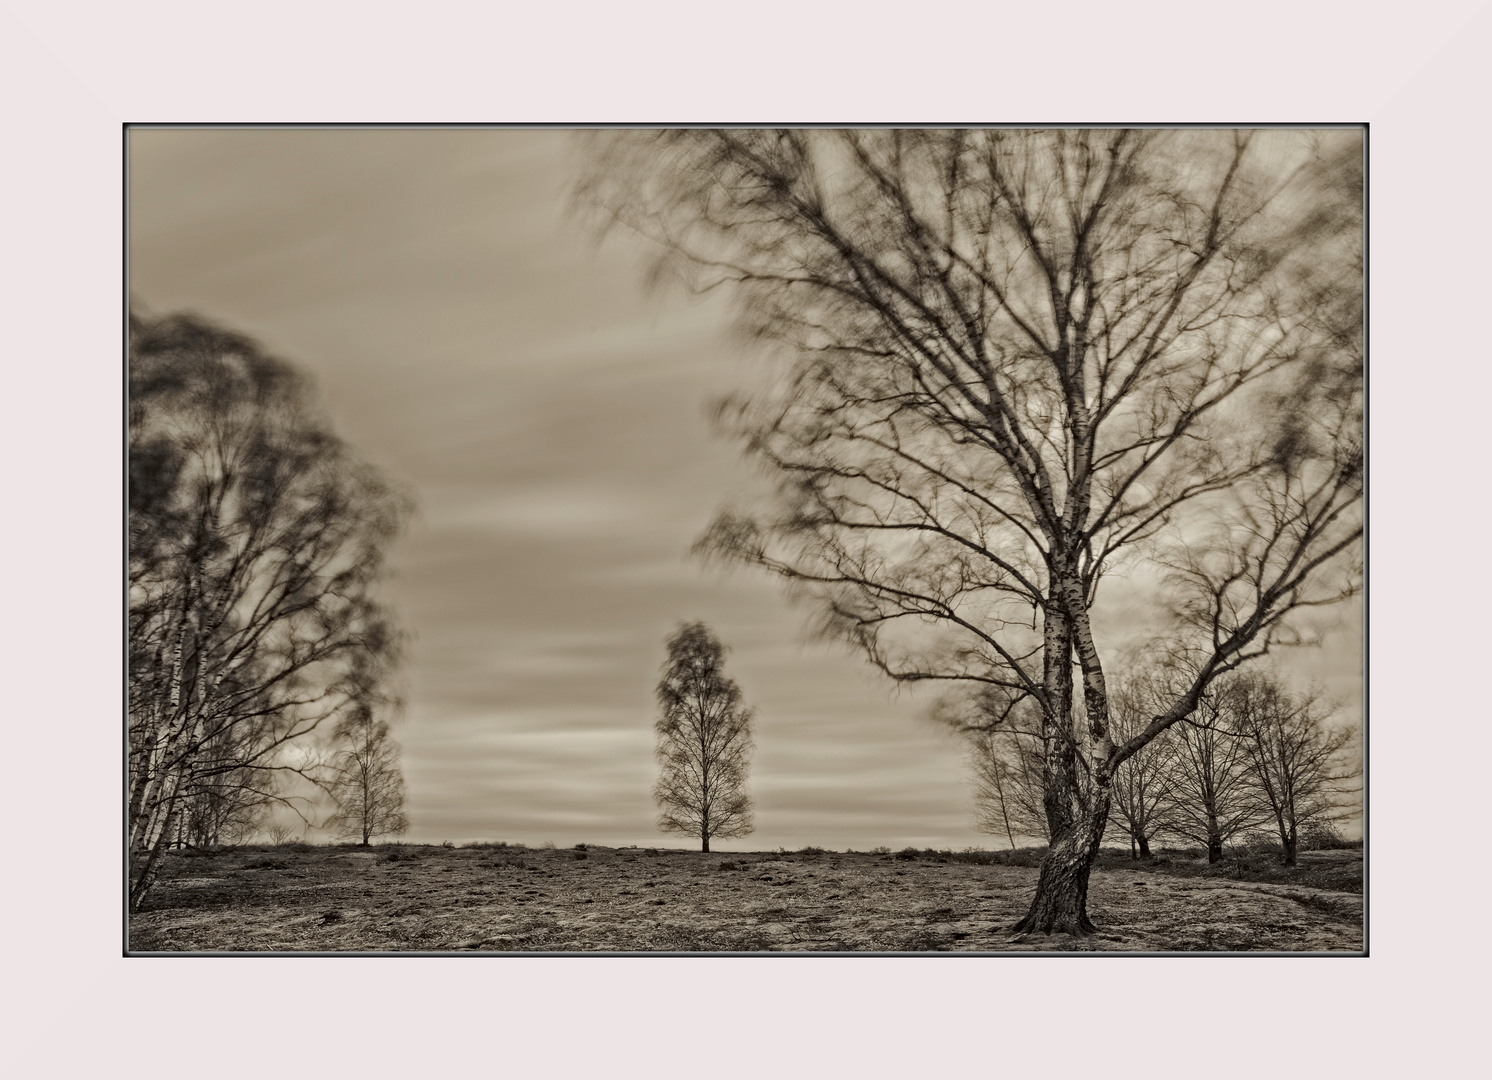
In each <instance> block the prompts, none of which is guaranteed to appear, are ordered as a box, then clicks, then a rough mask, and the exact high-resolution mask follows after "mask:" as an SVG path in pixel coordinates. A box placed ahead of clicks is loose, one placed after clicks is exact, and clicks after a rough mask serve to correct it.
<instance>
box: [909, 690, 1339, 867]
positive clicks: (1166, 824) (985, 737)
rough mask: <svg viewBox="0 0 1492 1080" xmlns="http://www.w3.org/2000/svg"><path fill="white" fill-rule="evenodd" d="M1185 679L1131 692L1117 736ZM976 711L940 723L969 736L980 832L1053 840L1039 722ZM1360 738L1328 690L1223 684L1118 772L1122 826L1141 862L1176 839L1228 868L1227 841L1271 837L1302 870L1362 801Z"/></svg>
mask: <svg viewBox="0 0 1492 1080" xmlns="http://www.w3.org/2000/svg"><path fill="white" fill-rule="evenodd" d="M1184 677H1185V674H1184V672H1178V671H1176V670H1175V669H1174V667H1166V666H1156V667H1149V668H1142V669H1140V673H1139V674H1138V675H1137V676H1135V677H1133V678H1131V679H1129V680H1127V681H1126V682H1124V683H1122V684H1120V685H1119V686H1118V687H1117V688H1116V691H1115V693H1114V694H1113V696H1112V697H1111V699H1110V705H1111V709H1112V712H1111V716H1112V720H1113V723H1114V725H1115V727H1116V729H1118V730H1120V731H1121V732H1123V731H1127V730H1130V729H1138V728H1139V727H1142V726H1143V725H1144V724H1145V723H1146V722H1147V720H1148V718H1149V717H1150V716H1151V715H1152V714H1153V713H1154V711H1155V707H1156V703H1157V702H1158V701H1163V700H1165V698H1166V696H1167V695H1168V694H1170V693H1173V692H1174V683H1175V681H1176V680H1177V679H1180V678H1184ZM974 704H975V708H974V709H972V710H969V711H968V712H965V713H963V714H958V713H955V712H953V711H951V710H949V709H948V708H947V706H946V704H945V706H944V708H943V710H942V712H941V713H940V714H939V716H940V719H942V720H944V721H945V722H947V723H949V724H951V725H952V726H954V727H956V728H958V729H959V730H960V731H961V732H962V733H963V734H964V736H965V737H966V738H967V740H968V747H969V753H970V763H971V766H972V770H973V780H974V800H975V808H976V822H977V825H978V827H979V828H980V830H981V831H984V832H987V833H991V834H994V835H999V836H1004V837H1006V838H1007V840H1008V841H1009V843H1010V844H1011V846H1012V847H1014V846H1016V839H1017V837H1020V838H1023V839H1040V840H1042V841H1049V839H1050V836H1049V834H1048V832H1047V822H1046V818H1045V815H1044V814H1042V812H1041V798H1042V789H1041V771H1040V762H1041V750H1040V746H1039V741H1038V740H1039V738H1040V733H1039V729H1038V727H1037V725H1036V724H1033V723H1030V722H1029V720H1023V719H1022V718H1019V717H1016V718H1012V719H1007V720H1006V721H1005V722H1003V723H992V722H991V721H992V718H991V717H990V716H989V715H988V713H985V714H983V717H982V718H981V713H980V711H979V709H978V704H979V703H978V702H977V700H976V701H975V703H974ZM1357 737H1358V729H1357V728H1356V727H1355V726H1354V725H1347V724H1340V723H1334V722H1333V715H1332V710H1331V708H1330V707H1329V705H1328V704H1327V703H1326V702H1324V701H1323V699H1322V698H1321V696H1320V695H1319V694H1318V693H1315V692H1293V691H1292V690H1291V689H1290V688H1289V687H1288V686H1287V685H1286V684H1285V682H1284V681H1283V680H1282V679H1280V678H1279V677H1278V676H1277V675H1275V674H1274V673H1272V672H1270V671H1269V670H1268V669H1261V670H1255V671H1250V672H1247V673H1240V674H1236V675H1233V676H1231V677H1229V678H1227V679H1222V680H1219V681H1217V682H1215V683H1214V684H1213V685H1212V686H1211V687H1210V688H1209V690H1208V692H1207V693H1206V694H1204V695H1203V696H1202V699H1201V701H1200V702H1199V704H1198V707H1197V709H1196V711H1195V712H1193V713H1192V714H1191V715H1189V716H1187V717H1186V718H1185V719H1184V720H1183V721H1182V722H1181V723H1180V724H1177V725H1175V726H1174V727H1172V728H1171V729H1170V730H1169V731H1167V732H1165V733H1164V734H1163V735H1162V736H1160V737H1158V738H1156V739H1153V740H1151V742H1150V743H1148V744H1147V745H1146V746H1145V747H1143V748H1142V749H1141V750H1140V751H1138V752H1137V753H1135V754H1134V755H1132V756H1131V757H1130V758H1129V759H1128V760H1126V761H1125V762H1124V763H1123V765H1122V766H1121V767H1120V768H1119V769H1117V770H1116V771H1115V775H1114V778H1113V781H1112V783H1113V816H1114V819H1115V824H1116V825H1117V826H1119V828H1120V829H1121V830H1122V832H1120V836H1121V837H1122V838H1124V839H1127V840H1128V841H1129V846H1130V852H1131V854H1132V855H1134V856H1137V857H1140V858H1148V857H1149V856H1150V854H1151V844H1153V843H1155V842H1156V841H1157V840H1167V841H1172V842H1176V843H1182V844H1186V845H1188V846H1196V847H1200V848H1205V849H1206V851H1207V857H1208V861H1209V862H1217V861H1219V860H1220V859H1221V858H1222V855H1223V848H1224V846H1225V845H1228V844H1231V843H1234V842H1236V841H1238V840H1239V839H1240V838H1243V837H1246V836H1247V837H1249V838H1250V839H1258V838H1259V837H1260V836H1261V835H1264V836H1271V837H1272V838H1274V839H1275V840H1277V841H1278V849H1279V852H1280V859H1281V862H1283V863H1284V864H1285V865H1288V866H1293V865H1295V862H1296V855H1297V853H1298V852H1299V850H1300V849H1301V845H1302V842H1303V841H1309V840H1310V839H1312V838H1316V837H1321V836H1326V835H1331V834H1332V833H1334V831H1335V828H1336V826H1337V825H1338V824H1340V823H1341V822H1342V821H1343V819H1345V818H1347V817H1349V816H1351V815H1352V814H1354V813H1355V812H1356V811H1357V810H1358V808H1359V807H1360V805H1361V801H1360V795H1361V788H1360V786H1359V784H1358V781H1359V779H1360V778H1361V775H1362V767H1361V757H1360V745H1359V743H1358V738H1357Z"/></svg>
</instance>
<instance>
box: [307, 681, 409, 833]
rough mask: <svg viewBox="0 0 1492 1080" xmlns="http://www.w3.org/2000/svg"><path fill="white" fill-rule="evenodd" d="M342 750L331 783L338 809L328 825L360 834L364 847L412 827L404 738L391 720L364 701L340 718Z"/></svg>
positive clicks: (337, 738) (338, 744) (337, 830)
mask: <svg viewBox="0 0 1492 1080" xmlns="http://www.w3.org/2000/svg"><path fill="white" fill-rule="evenodd" d="M333 745H334V746H335V748H336V754H335V757H334V759H333V761H332V769H333V773H332V777H331V780H330V781H329V782H328V783H327V785H326V788H327V790H328V791H329V792H330V793H331V796H332V798H333V799H334V800H335V801H336V804H337V810H336V813H334V814H333V815H332V816H331V817H330V818H328V819H327V821H326V823H325V826H324V827H325V828H327V829H330V830H332V831H333V832H334V833H335V834H336V835H338V836H356V837H358V838H359V840H360V842H361V843H362V845H363V846H364V847H367V846H368V843H369V842H370V840H371V839H372V838H373V837H375V836H385V835H391V836H399V835H401V834H403V833H404V832H406V831H407V830H408V829H409V819H408V818H407V817H405V816H404V773H403V771H402V770H401V769H400V766H399V757H400V751H399V744H398V743H397V742H395V741H394V740H393V738H392V737H391V736H390V735H389V726H388V724H386V723H384V722H383V721H381V720H377V719H375V718H374V715H373V710H372V709H371V708H369V707H367V706H366V705H359V706H358V707H357V708H355V709H354V710H353V711H352V713H351V714H349V715H348V716H345V717H344V718H343V719H342V720H340V721H338V723H337V728H336V731H335V733H334V735H333Z"/></svg>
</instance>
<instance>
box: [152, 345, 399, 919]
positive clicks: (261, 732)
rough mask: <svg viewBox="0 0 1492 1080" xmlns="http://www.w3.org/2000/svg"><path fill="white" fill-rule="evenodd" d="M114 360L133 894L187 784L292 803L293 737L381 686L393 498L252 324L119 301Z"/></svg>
mask: <svg viewBox="0 0 1492 1080" xmlns="http://www.w3.org/2000/svg"><path fill="white" fill-rule="evenodd" d="M129 378H130V430H129V439H130V520H129V535H130V553H129V590H130V591H129V595H130V611H129V706H130V717H129V850H130V907H131V910H138V908H139V905H140V903H141V901H142V900H143V898H144V896H145V894H146V892H147V891H148V890H149V888H150V886H151V883H152V882H153V881H154V879H155V876H156V874H157V872H158V870H159V860H160V857H161V853H162V852H163V851H164V850H165V847H166V845H167V844H168V843H169V842H170V839H171V838H172V837H173V836H174V835H175V834H176V833H177V832H178V829H179V824H180V822H181V821H182V818H183V815H184V814H186V813H187V812H188V810H189V808H190V807H191V806H192V805H193V802H194V800H200V799H202V798H204V797H206V796H207V794H208V793H209V792H214V793H216V794H219V795H223V796H224V797H229V796H230V795H231V799H232V800H236V805H237V806H238V807H239V809H240V810H242V809H244V808H246V807H248V806H251V805H253V804H254V803H255V802H258V801H265V800H271V801H277V802H279V803H280V804H281V805H291V806H292V808H294V804H293V797H292V796H288V795H285V794H283V793H282V792H281V791H280V790H279V785H278V781H277V778H278V777H283V776H290V775H295V774H300V775H306V770H305V768H304V764H305V761H306V759H305V758H304V757H302V756H300V755H297V754H292V753H290V752H289V750H290V748H291V747H292V746H293V745H294V744H296V743H297V742H299V741H300V740H303V739H305V738H306V737H307V736H309V735H311V733H313V732H315V731H316V730H317V729H318V728H319V727H320V726H321V724H322V723H323V722H325V721H326V720H328V719H333V720H335V718H337V717H339V716H341V715H343V714H344V713H346V712H347V711H348V710H350V709H351V708H352V706H353V705H354V704H355V703H356V702H358V701H360V700H363V699H365V698H366V697H367V696H368V695H370V694H373V693H376V688H377V687H378V685H379V684H380V682H381V680H382V679H383V678H384V675H385V672H386V671H387V669H388V667H389V665H390V664H392V663H393V662H394V660H395V658H396V654H397V646H398V635H397V633H396V631H395V629H394V627H393V624H392V621H391V619H390V617H389V615H388V614H387V612H386V611H385V610H384V609H383V608H382V607H381V606H380V605H379V603H378V602H377V600H376V599H375V595H374V594H375V588H376V585H377V583H378V581H379V578H380V576H381V574H382V568H383V552H384V550H385V548H386V547H387V546H388V544H389V543H390V541H391V540H392V539H393V537H394V536H395V535H396V534H397V532H398V529H399V527H400V525H401V523H402V519H403V516H404V513H405V502H404V500H403V499H402V498H400V497H399V496H398V495H396V494H395V493H394V492H393V491H392V490H391V489H390V488H389V487H388V485H387V484H386V483H385V482H384V481H383V480H382V479H381V478H380V477H379V476H378V474H377V473H376V472H375V471H374V470H372V469H371V468H370V467H368V466H367V465H365V464H363V463H362V462H360V461H359V460H358V459H357V458H356V457H355V455H353V453H352V452H351V451H350V450H349V449H348V448H347V447H346V446H345V445H344V444H343V443H342V442H341V441H340V440H339V439H338V438H337V437H336V435H335V434H333V432H332V430H331V428H330V425H329V423H328V422H327V420H326V418H325V417H324V416H323V415H321V413H320V412H319V410H318V409H317V408H316V406H315V404H314V400H313V394H312V391H311V388H310V386H309V384H308V383H307V382H306V381H305V380H304V379H302V378H301V377H300V376H299V375H298V374H297V373H296V372H295V371H294V370H293V369H292V368H290V367H289V366H288V365H286V364H284V363H283V362H281V361H278V360H275V359H273V358H271V357H268V356H266V355H265V354H264V353H263V351H262V350H260V349H259V348H258V346H257V345H255V344H254V343H253V342H252V341H250V340H248V339H247V338H244V337H242V336H240V335H237V334H233V333H230V332H227V331H224V330H221V329H218V328H216V327H214V326H211V325H209V324H208V323H206V322H203V321H202V320H200V319H196V318H192V317H184V316H178V317H171V318H165V319H160V320H146V319H140V318H133V319H132V320H131V327H130V369H129ZM311 779H314V777H311Z"/></svg>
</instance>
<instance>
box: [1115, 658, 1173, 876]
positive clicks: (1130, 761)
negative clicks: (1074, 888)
mask: <svg viewBox="0 0 1492 1080" xmlns="http://www.w3.org/2000/svg"><path fill="white" fill-rule="evenodd" d="M1146 682H1147V680H1145V679H1144V678H1143V674H1142V675H1141V677H1139V678H1131V679H1128V680H1124V681H1122V682H1120V684H1119V686H1118V688H1117V689H1116V690H1114V692H1113V693H1112V694H1111V695H1110V700H1109V704H1110V710H1111V711H1110V713H1109V716H1110V723H1111V724H1112V725H1113V730H1114V741H1115V742H1118V743H1125V742H1128V741H1129V740H1130V739H1132V738H1134V737H1135V736H1136V735H1137V734H1139V733H1140V732H1141V731H1143V730H1144V729H1145V727H1146V725H1147V724H1148V723H1149V721H1150V717H1151V716H1153V715H1154V713H1155V711H1156V710H1155V707H1154V706H1155V704H1156V701H1155V695H1154V692H1153V687H1150V686H1147V685H1146ZM1147 691H1149V692H1148V693H1147ZM1175 758H1176V746H1175V737H1174V735H1173V734H1172V733H1171V732H1162V733H1161V734H1159V735H1157V736H1156V737H1155V738H1153V739H1151V740H1150V742H1148V743H1146V744H1145V745H1144V746H1142V747H1140V749H1138V750H1136V751H1135V752H1134V753H1133V754H1131V755H1130V756H1129V757H1128V758H1126V759H1125V760H1124V761H1122V762H1120V763H1119V765H1118V766H1117V767H1116V768H1115V769H1114V778H1113V789H1114V814H1115V816H1116V817H1117V818H1118V819H1119V823H1120V824H1121V825H1123V826H1124V830H1125V832H1126V833H1128V835H1129V850H1130V856H1131V857H1136V856H1138V857H1139V858H1142V859H1148V858H1149V857H1150V842H1151V841H1152V840H1154V839H1155V838H1156V837H1157V836H1158V835H1160V834H1161V833H1164V832H1165V831H1167V829H1168V828H1169V827H1170V826H1171V824H1172V821H1171V819H1172V811H1173V808H1174V805H1175V799H1174V794H1173V792H1172V777H1173V776H1174V774H1175Z"/></svg>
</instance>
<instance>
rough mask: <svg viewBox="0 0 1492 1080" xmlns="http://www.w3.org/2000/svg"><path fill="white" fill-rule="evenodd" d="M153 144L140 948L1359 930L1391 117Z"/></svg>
mask: <svg viewBox="0 0 1492 1080" xmlns="http://www.w3.org/2000/svg"><path fill="white" fill-rule="evenodd" d="M123 139H124V155H125V162H124V173H125V175H124V183H125V199H124V202H125V216H126V222H125V247H126V253H125V275H126V289H127V300H126V303H127V306H128V310H127V312H125V313H123V318H122V321H123V322H125V323H126V325H127V329H126V332H125V335H124V336H125V337H126V338H127V340H126V341H125V343H124V351H125V352H126V353H127V358H126V364H125V366H126V375H125V381H126V383H127V387H126V397H127V403H126V408H127V433H126V438H127V449H126V458H127V460H126V471H127V477H126V487H127V499H126V501H127V553H126V558H125V560H124V562H125V563H126V564H127V565H126V570H127V578H128V580H127V583H126V584H125V586H124V589H123V590H122V591H123V592H124V593H125V597H126V601H125V607H126V608H127V629H126V637H127V642H126V645H125V650H126V652H127V664H126V671H125V677H126V682H127V686H126V687H125V688H122V692H121V696H122V697H123V698H124V699H125V701H124V708H123V710H122V712H123V715H122V716H121V718H120V720H121V726H122V727H123V731H122V732H121V743H122V746H123V754H124V756H125V758H126V759H127V760H125V761H123V762H121V770H122V772H123V776H124V781H123V787H124V790H123V792H122V796H121V799H120V802H121V804H122V816H123V818H124V821H123V823H122V824H123V831H124V834H125V839H124V843H123V848H124V851H125V859H124V875H123V878H124V880H122V881H121V882H120V893H121V899H120V906H121V907H122V908H123V910H124V919H123V922H124V935H125V943H124V951H125V953H126V954H127V955H128V956H131V957H138V956H158V955H173V956H174V955H197V956H201V955H204V954H212V955H221V954H228V955H242V954H261V955H262V954H273V955H304V954H321V955H344V954H354V955H363V954H377V955H409V954H412V955H439V956H446V955H490V956H513V955H534V954H538V955H556V954H559V955H592V956H614V955H619V954H620V955H627V956H636V955H655V954H667V955H689V956H693V955H700V954H713V955H717V956H755V955H787V956H801V957H822V956H856V955H894V956H901V955H929V956H933V955H941V954H971V955H977V956H986V957H1004V956H1009V955H1014V954H1031V953H1039V954H1047V955H1050V956H1054V957H1055V956H1064V955H1073V954H1082V955H1092V954H1149V955H1154V954H1165V955H1177V956H1182V955H1185V956H1192V955H1197V954H1210V955H1227V956H1235V955H1244V954H1258V953H1265V954H1273V955H1280V956H1302V955H1316V956H1322V955H1324V956H1342V957H1365V956H1367V954H1368V923H1367V920H1366V909H1365V903H1364V901H1365V895H1366V884H1367V873H1366V855H1367V790H1368V785H1367V768H1366V762H1367V700H1366V699H1367V694H1366V677H1367V672H1366V664H1365V649H1364V638H1365V634H1366V618H1365V597H1366V592H1365V590H1366V588H1367V581H1366V553H1365V510H1364V498H1365V488H1366V465H1367V453H1366V451H1367V447H1366V438H1365V416H1364V396H1365V379H1366V342H1367V310H1366V274H1367V263H1366V229H1367V214H1366V197H1365V192H1366V183H1367V176H1368V131H1367V128H1366V126H1365V125H1362V124H1346V123H1344V124H1337V125H1331V124H1317V125H1300V126H1290V125H1276V126H1267V125H1261V126H1251V127H1243V126H1222V125H1219V126H1207V125H1184V126H1178V125H1173V126H1047V127H1003V126H986V127H963V126H947V127H933V126H922V127H912V126H882V127H789V128H768V127H755V126H721V127H704V126H701V127H590V128H578V127H548V126H528V127H521V126H520V127H513V126H481V125H473V126H439V125H423V126H419V125H386V126H379V125H366V126H357V125H353V126H317V125H267V124H266V125H253V124H242V125H232V124H230V125H220V126H207V125H201V126H194V125H184V124H178V125H172V124H160V125H153V124H130V125H127V126H126V129H125V130H124V133H123ZM1330 966H1334V967H1335V966H1337V965H1330ZM487 970H493V969H490V968H489V969H487Z"/></svg>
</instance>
